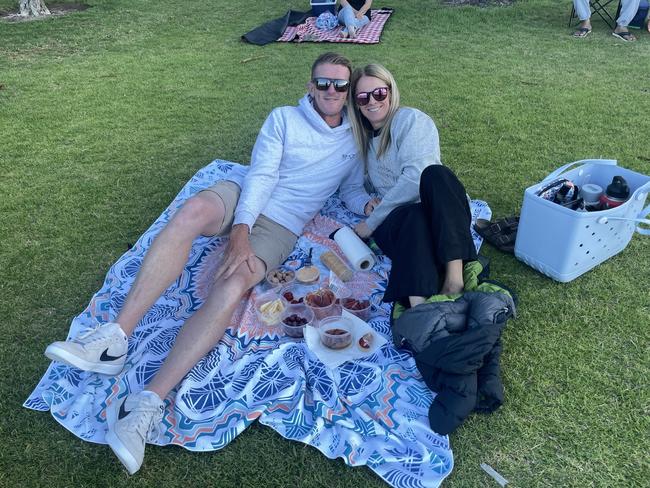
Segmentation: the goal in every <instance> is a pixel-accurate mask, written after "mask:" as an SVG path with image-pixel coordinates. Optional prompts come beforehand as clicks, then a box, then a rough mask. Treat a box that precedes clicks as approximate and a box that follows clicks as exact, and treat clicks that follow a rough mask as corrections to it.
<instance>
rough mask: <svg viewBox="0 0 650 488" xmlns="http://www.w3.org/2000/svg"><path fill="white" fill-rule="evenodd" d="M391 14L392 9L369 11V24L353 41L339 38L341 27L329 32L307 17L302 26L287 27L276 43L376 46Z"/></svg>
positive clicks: (313, 19)
mask: <svg viewBox="0 0 650 488" xmlns="http://www.w3.org/2000/svg"><path fill="white" fill-rule="evenodd" d="M392 13H393V9H392V8H382V9H378V10H372V11H371V15H370V16H371V20H370V23H368V24H367V25H365V26H364V27H363V28H361V29H359V31H358V32H357V37H356V38H355V39H350V38H343V37H341V30H342V29H343V26H338V27H337V28H336V29H332V30H329V31H325V30H320V29H319V28H317V27H316V17H308V18H307V20H306V21H305V23H304V24H300V25H296V26H289V27H287V29H286V30H285V31H284V34H282V37H280V38H279V39H278V42H347V43H353V44H377V43H378V42H379V38H380V37H381V33H382V31H383V30H384V24H386V21H387V20H388V18H389V17H390V16H391V14H392Z"/></svg>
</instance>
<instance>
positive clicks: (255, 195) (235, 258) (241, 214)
mask: <svg viewBox="0 0 650 488" xmlns="http://www.w3.org/2000/svg"><path fill="white" fill-rule="evenodd" d="M283 149H284V124H283V122H282V118H281V115H280V113H279V111H278V110H274V111H273V112H271V115H269V117H268V118H267V119H266V121H265V122H264V125H263V126H262V129H261V130H260V133H259V134H258V136H257V140H256V141H255V146H254V147H253V154H252V156H251V165H250V168H249V170H248V173H247V174H246V178H244V182H243V185H242V191H241V195H240V196H239V202H238V203H237V208H236V210H235V218H234V221H233V226H232V230H231V231H230V239H229V241H228V245H227V246H226V249H225V251H224V253H223V258H222V262H221V265H220V266H219V269H218V270H217V273H216V274H215V279H218V278H221V277H223V278H228V277H229V276H230V275H231V274H232V273H233V272H234V271H235V270H236V269H237V268H238V267H239V266H240V265H241V264H242V263H244V262H246V264H247V265H248V269H249V270H250V271H251V273H254V272H255V271H256V270H255V254H254V253H253V250H252V249H251V246H250V242H249V240H248V236H249V234H250V231H251V229H252V228H253V224H254V223H255V221H256V220H257V217H258V216H259V215H260V213H261V212H262V210H264V207H266V204H267V203H268V201H269V198H270V197H271V194H272V193H273V190H274V189H275V186H276V185H277V183H278V180H279V177H280V175H279V171H280V162H281V161H282V152H283Z"/></svg>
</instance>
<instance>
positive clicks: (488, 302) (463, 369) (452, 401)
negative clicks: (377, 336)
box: [393, 291, 515, 434]
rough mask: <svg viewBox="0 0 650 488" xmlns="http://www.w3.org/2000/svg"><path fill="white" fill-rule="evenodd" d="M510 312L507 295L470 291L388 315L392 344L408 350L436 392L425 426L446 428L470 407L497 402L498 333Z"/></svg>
mask: <svg viewBox="0 0 650 488" xmlns="http://www.w3.org/2000/svg"><path fill="white" fill-rule="evenodd" d="M514 313H515V304H514V301H513V300H512V298H511V297H510V295H508V294H506V293H502V292H482V291H476V292H466V293H464V294H463V295H462V296H461V297H460V298H458V299H456V300H454V301H437V302H432V303H424V304H421V305H418V306H416V307H414V308H411V309H408V310H406V311H405V312H403V313H402V314H401V315H400V316H399V317H398V318H396V319H394V320H393V340H394V341H395V344H396V345H397V346H398V347H399V346H402V347H407V348H409V349H410V350H411V351H413V353H414V357H415V361H416V364H417V366H418V369H419V370H420V373H421V374H422V377H423V378H424V381H425V382H426V384H427V386H429V388H431V389H432V390H433V391H435V392H437V395H436V397H435V399H434V401H433V403H432V404H431V407H430V409H429V422H430V424H431V429H433V430H434V431H436V432H438V433H439V434H448V433H450V432H452V431H453V430H454V429H456V428H457V427H458V426H459V425H460V424H461V423H462V422H463V420H465V418H466V417H467V416H468V415H469V414H470V413H471V412H472V411H473V410H477V411H480V412H492V411H494V410H495V409H497V408H498V407H499V406H500V405H501V404H502V403H503V384H502V383H501V374H500V366H499V357H500V354H501V339H500V337H501V331H502V330H503V327H504V326H505V324H506V321H507V320H508V318H510V317H512V316H513V315H514Z"/></svg>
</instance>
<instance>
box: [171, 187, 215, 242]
mask: <svg viewBox="0 0 650 488" xmlns="http://www.w3.org/2000/svg"><path fill="white" fill-rule="evenodd" d="M217 198H218V197H217ZM221 207H223V204H222V205H221ZM173 222H174V224H175V225H177V226H180V227H185V228H187V229H188V230H191V231H194V233H195V234H205V235H214V234H216V233H217V232H218V231H219V227H220V226H221V223H222V222H223V208H221V209H220V208H219V202H218V201H216V200H215V199H214V198H211V197H210V196H206V195H204V194H203V193H199V194H198V195H196V196H193V197H191V198H189V199H188V200H187V201H186V202H185V203H184V204H183V206H182V207H181V208H180V209H179V210H178V213H177V214H176V215H175V216H174V219H173Z"/></svg>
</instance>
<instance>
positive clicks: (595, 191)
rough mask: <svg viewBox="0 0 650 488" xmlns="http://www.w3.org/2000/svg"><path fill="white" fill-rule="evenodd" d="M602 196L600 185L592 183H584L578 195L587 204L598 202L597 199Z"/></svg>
mask: <svg viewBox="0 0 650 488" xmlns="http://www.w3.org/2000/svg"><path fill="white" fill-rule="evenodd" d="M602 194H603V189H602V187H601V186H600V185H596V184H594V183H586V184H585V185H583V186H582V188H581V190H580V195H581V196H582V198H584V199H585V202H586V203H587V204H589V203H594V202H598V199H599V198H600V196H601V195H602Z"/></svg>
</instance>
